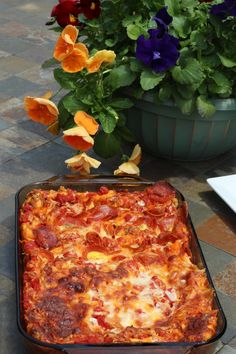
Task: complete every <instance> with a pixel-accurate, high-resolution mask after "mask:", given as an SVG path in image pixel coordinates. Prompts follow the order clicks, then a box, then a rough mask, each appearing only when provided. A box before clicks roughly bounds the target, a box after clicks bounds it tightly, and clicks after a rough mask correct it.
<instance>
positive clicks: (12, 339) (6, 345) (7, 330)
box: [0, 295, 26, 354]
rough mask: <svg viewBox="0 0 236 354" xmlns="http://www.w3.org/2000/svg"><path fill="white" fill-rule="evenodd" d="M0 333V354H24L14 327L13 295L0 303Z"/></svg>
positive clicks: (17, 332) (14, 309) (19, 336)
mask: <svg viewBox="0 0 236 354" xmlns="http://www.w3.org/2000/svg"><path fill="white" fill-rule="evenodd" d="M0 333H1V345H0V354H13V353H14V354H15V353H20V354H25V353H26V352H25V349H24V346H23V344H22V339H21V335H20V333H19V331H18V329H17V326H16V305H15V295H11V296H9V297H8V298H7V299H5V300H3V301H2V302H1V307H0Z"/></svg>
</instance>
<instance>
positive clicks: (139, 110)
mask: <svg viewBox="0 0 236 354" xmlns="http://www.w3.org/2000/svg"><path fill="white" fill-rule="evenodd" d="M214 103H215V105H216V112H215V114H214V115H213V116H212V117H210V118H202V117H201V116H200V115H199V114H198V113H197V112H194V113H192V114H191V115H184V114H182V113H181V111H180V110H179V109H178V108H177V107H176V106H175V105H173V104H172V103H167V104H162V105H157V104H156V103H155V102H154V99H153V96H152V94H149V93H146V94H145V95H144V96H143V98H142V99H141V100H135V105H134V107H132V108H131V109H129V110H128V111H127V113H126V116H127V126H128V128H129V129H130V130H131V131H132V132H133V133H134V135H135V137H136V138H137V141H138V142H139V143H140V145H141V146H142V147H143V149H144V150H145V151H147V152H149V153H150V154H152V155H154V156H157V157H164V158H168V159H175V160H185V161H200V160H207V159H211V158H213V157H216V156H218V155H220V154H223V153H224V152H226V151H228V150H230V149H232V148H233V147H234V146H236V99H219V100H214Z"/></svg>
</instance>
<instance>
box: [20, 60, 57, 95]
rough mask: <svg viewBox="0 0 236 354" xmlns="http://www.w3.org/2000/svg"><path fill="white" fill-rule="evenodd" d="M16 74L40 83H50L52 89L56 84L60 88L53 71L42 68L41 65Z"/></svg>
mask: <svg viewBox="0 0 236 354" xmlns="http://www.w3.org/2000/svg"><path fill="white" fill-rule="evenodd" d="M46 59H47V58H45V60H46ZM43 61H44V60H43ZM43 61H42V62H43ZM16 76H17V77H21V78H22V79H26V80H29V81H32V82H34V83H37V84H40V85H44V86H46V85H50V89H52V86H56V87H57V89H58V85H56V83H55V80H54V79H53V71H52V70H44V69H41V65H37V66H35V67H34V68H30V69H29V70H26V71H24V72H22V73H19V74H16ZM48 89H49V87H48ZM42 92H43V91H42Z"/></svg>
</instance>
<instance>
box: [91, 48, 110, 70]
mask: <svg viewBox="0 0 236 354" xmlns="http://www.w3.org/2000/svg"><path fill="white" fill-rule="evenodd" d="M115 58H116V54H115V52H113V50H105V49H104V50H99V51H98V52H97V53H95V54H94V55H93V56H92V57H91V58H89V59H88V61H87V70H88V72H89V73H94V72H96V71H98V70H99V69H100V66H101V65H102V63H112V62H113V61H114V60H115Z"/></svg>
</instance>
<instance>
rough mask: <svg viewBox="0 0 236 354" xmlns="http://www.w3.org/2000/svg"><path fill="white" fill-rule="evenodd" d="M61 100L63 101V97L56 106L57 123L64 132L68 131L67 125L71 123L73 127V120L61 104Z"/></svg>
mask: <svg viewBox="0 0 236 354" xmlns="http://www.w3.org/2000/svg"><path fill="white" fill-rule="evenodd" d="M63 99H64V97H63V98H62V99H61V100H60V101H59V102H58V104H57V108H58V110H59V115H58V123H59V128H60V129H64V130H66V129H68V124H69V123H70V122H72V124H73V125H74V120H73V118H72V116H71V114H70V113H69V112H68V111H67V110H66V108H65V106H64V104H63ZM73 125H72V126H73Z"/></svg>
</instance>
